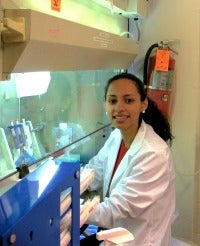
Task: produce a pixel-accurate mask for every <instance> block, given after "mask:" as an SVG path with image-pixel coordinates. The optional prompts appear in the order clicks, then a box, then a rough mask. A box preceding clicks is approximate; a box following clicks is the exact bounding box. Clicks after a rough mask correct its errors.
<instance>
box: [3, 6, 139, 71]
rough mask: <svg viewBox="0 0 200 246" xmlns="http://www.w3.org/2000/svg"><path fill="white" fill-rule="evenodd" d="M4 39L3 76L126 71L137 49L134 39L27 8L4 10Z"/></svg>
mask: <svg viewBox="0 0 200 246" xmlns="http://www.w3.org/2000/svg"><path fill="white" fill-rule="evenodd" d="M1 36H2V37H1V38H2V44H3V45H2V53H3V61H2V74H4V75H6V74H10V73H17V72H29V71H67V70H68V71H72V70H94V69H126V68H128V67H129V66H130V65H131V63H132V62H133V60H134V58H135V57H136V55H137V49H138V47H137V44H136V43H135V41H134V40H132V39H129V38H126V37H123V36H118V35H115V34H111V33H107V32H104V31H101V30H98V29H95V28H91V27H87V26H84V25H81V24H77V23H75V22H71V21H67V20H64V19H61V18H58V17H54V16H51V15H47V14H43V13H41V12H37V11H34V10H27V9H6V10H4V20H3V25H2V31H1ZM0 69H1V68H0Z"/></svg>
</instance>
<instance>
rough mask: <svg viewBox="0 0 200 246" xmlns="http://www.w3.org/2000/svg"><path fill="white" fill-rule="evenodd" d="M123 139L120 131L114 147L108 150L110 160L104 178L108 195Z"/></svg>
mask: <svg viewBox="0 0 200 246" xmlns="http://www.w3.org/2000/svg"><path fill="white" fill-rule="evenodd" d="M116 132H117V131H116ZM121 141H122V137H121V133H120V132H118V133H116V135H115V142H114V143H113V146H114V147H113V148H111V149H109V150H108V162H107V166H106V171H105V179H104V191H105V194H104V195H106V192H107V190H108V187H109V183H110V179H111V175H112V172H113V169H114V166H115V162H116V159H117V154H118V150H119V147H120V144H121Z"/></svg>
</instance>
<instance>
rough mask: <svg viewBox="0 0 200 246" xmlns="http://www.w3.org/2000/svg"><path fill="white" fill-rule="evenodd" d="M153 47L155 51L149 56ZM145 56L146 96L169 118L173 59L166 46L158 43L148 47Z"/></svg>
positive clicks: (173, 67)
mask: <svg viewBox="0 0 200 246" xmlns="http://www.w3.org/2000/svg"><path fill="white" fill-rule="evenodd" d="M154 48H156V53H155V54H154V55H153V56H150V53H151V51H152V50H153V49H154ZM145 58H146V61H145V62H146V64H145V66H144V68H145V69H146V71H144V73H146V75H145V76H144V83H145V85H146V87H147V96H148V97H149V98H150V99H151V100H153V101H154V102H156V104H157V106H158V108H159V109H160V110H161V111H162V112H163V114H164V115H165V116H166V117H167V118H169V117H170V113H171V107H172V86H173V81H174V70H175V59H174V58H173V57H172V55H171V54H170V50H169V48H168V47H164V48H163V47H159V45H158V44H154V45H153V46H151V47H150V49H149V50H148V52H147V55H146V57H145ZM147 59H148V61H147Z"/></svg>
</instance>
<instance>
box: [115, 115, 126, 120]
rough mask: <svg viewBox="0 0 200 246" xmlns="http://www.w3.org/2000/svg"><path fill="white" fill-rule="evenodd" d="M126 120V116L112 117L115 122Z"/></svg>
mask: <svg viewBox="0 0 200 246" xmlns="http://www.w3.org/2000/svg"><path fill="white" fill-rule="evenodd" d="M127 118H128V116H113V119H116V120H125V119H127Z"/></svg>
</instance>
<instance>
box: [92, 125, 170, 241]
mask: <svg viewBox="0 0 200 246" xmlns="http://www.w3.org/2000/svg"><path fill="white" fill-rule="evenodd" d="M121 140H122V136H121V133H120V131H119V130H118V129H115V130H114V131H113V132H112V133H111V135H110V136H109V138H108V140H107V141H106V143H105V145H104V146H103V148H102V149H101V150H100V151H99V153H98V154H97V155H96V156H95V157H94V158H92V159H91V160H90V161H89V163H88V164H87V167H88V168H94V170H95V179H94V182H93V183H92V184H91V185H90V187H89V188H90V190H96V189H98V188H100V187H103V197H104V201H103V202H101V203H100V204H99V205H98V206H97V207H96V209H95V210H94V212H93V213H92V214H91V216H90V217H89V218H88V221H87V222H88V223H90V224H95V225H98V226H101V227H104V228H115V227H123V228H126V229H127V230H129V231H130V232H131V233H133V235H134V237H135V239H134V240H133V241H130V242H129V243H125V244H123V245H127V246H134V245H137V246H168V245H170V240H171V224H172V221H173V217H174V214H175V183H174V179H175V173H174V168H173V161H172V156H171V153H170V149H169V147H168V145H167V144H166V143H165V142H164V141H163V140H162V139H161V138H160V137H159V136H158V135H157V134H156V133H155V132H154V130H153V128H152V127H151V126H150V125H148V124H146V123H145V122H144V121H143V122H142V124H141V126H140V128H139V130H138V133H137V135H136V136H135V139H134V141H133V143H132V144H131V146H130V148H129V150H128V151H127V153H126V154H125V156H124V158H123V159H122V161H121V163H120V165H119V167H118V169H117V171H116V172H115V175H114V177H113V180H112V183H111V185H110V191H109V198H107V197H105V195H106V192H107V189H108V185H109V181H110V177H111V174H112V170H113V168H114V165H115V161H116V157H117V153H118V150H119V147H120V143H121Z"/></svg>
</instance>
